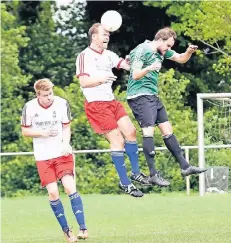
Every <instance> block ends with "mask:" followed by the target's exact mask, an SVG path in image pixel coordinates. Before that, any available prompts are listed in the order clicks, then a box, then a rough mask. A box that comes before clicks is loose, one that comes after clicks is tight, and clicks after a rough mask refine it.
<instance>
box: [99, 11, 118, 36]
mask: <svg viewBox="0 0 231 243" xmlns="http://www.w3.org/2000/svg"><path fill="white" fill-rule="evenodd" d="M121 24H122V17H121V15H120V14H119V13H118V12H117V11H115V10H108V11H107V12H105V13H104V14H103V15H102V17H101V25H102V27H103V28H104V29H105V30H107V31H110V32H113V31H116V30H118V29H119V28H120V26H121Z"/></svg>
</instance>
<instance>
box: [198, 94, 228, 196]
mask: <svg viewBox="0 0 231 243" xmlns="http://www.w3.org/2000/svg"><path fill="white" fill-rule="evenodd" d="M204 99H211V100H219V99H221V100H230V102H231V93H198V94H197V123H198V160H199V167H201V168H204V167H205V148H204V146H205V143H204V107H203V103H204ZM199 193H200V196H204V195H205V173H201V174H200V175H199Z"/></svg>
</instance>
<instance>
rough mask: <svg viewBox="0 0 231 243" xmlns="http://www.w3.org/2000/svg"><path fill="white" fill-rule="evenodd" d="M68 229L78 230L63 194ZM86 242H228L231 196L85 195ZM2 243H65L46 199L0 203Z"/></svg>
mask: <svg viewBox="0 0 231 243" xmlns="http://www.w3.org/2000/svg"><path fill="white" fill-rule="evenodd" d="M61 198H62V201H63V205H64V207H65V208H66V210H65V212H66V216H67V219H68V221H69V224H70V225H71V226H73V229H74V232H77V225H76V222H75V218H74V215H73V214H72V211H71V206H70V203H69V200H68V198H67V197H66V196H65V195H62V197H61ZM82 199H83V202H84V207H85V217H86V221H87V226H88V229H89V236H90V237H89V239H88V240H87V241H86V242H89V243H110V242H113V243H117V242H118V243H138V242H139V243H152V242H153V243H160V242H161V243H162V242H166V243H190V242H192V243H195V242H200V243H203V242H205V243H208V242H213V243H215V242H217V243H218V242H219V243H226V242H227V243H230V242H231V195H208V196H205V197H199V196H196V195H194V196H185V195H182V194H167V195H160V194H159V195H157V194H149V195H145V196H144V197H143V198H140V199H136V198H132V197H130V196H128V195H83V196H82ZM1 203H2V225H1V226H2V233H1V235H2V239H1V242H4V243H14V242H18V243H27V242H30V243H37V242H38V243H40V242H46V243H49V242H65V241H64V238H63V235H62V231H61V230H60V228H59V225H58V223H57V222H56V219H55V217H54V215H53V214H52V211H51V209H50V206H49V204H48V199H47V197H46V196H43V197H23V198H15V199H2V200H1Z"/></svg>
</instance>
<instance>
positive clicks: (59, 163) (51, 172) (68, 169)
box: [36, 154, 74, 187]
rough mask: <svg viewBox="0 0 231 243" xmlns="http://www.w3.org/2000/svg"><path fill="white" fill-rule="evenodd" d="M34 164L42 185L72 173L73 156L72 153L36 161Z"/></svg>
mask: <svg viewBox="0 0 231 243" xmlns="http://www.w3.org/2000/svg"><path fill="white" fill-rule="evenodd" d="M36 165H37V168H38V173H39V177H40V180H41V185H42V187H45V186H46V185H48V184H49V183H52V182H56V181H57V180H59V179H61V178H62V177H63V176H65V175H67V174H70V175H74V173H73V169H74V158H73V155H72V154H69V155H68V156H61V157H58V158H55V159H48V160H40V161H36Z"/></svg>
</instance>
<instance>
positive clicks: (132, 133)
mask: <svg viewBox="0 0 231 243" xmlns="http://www.w3.org/2000/svg"><path fill="white" fill-rule="evenodd" d="M124 136H125V138H126V140H132V141H133V140H134V139H135V140H136V129H135V127H132V128H130V130H129V131H128V132H127V133H126V134H124Z"/></svg>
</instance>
